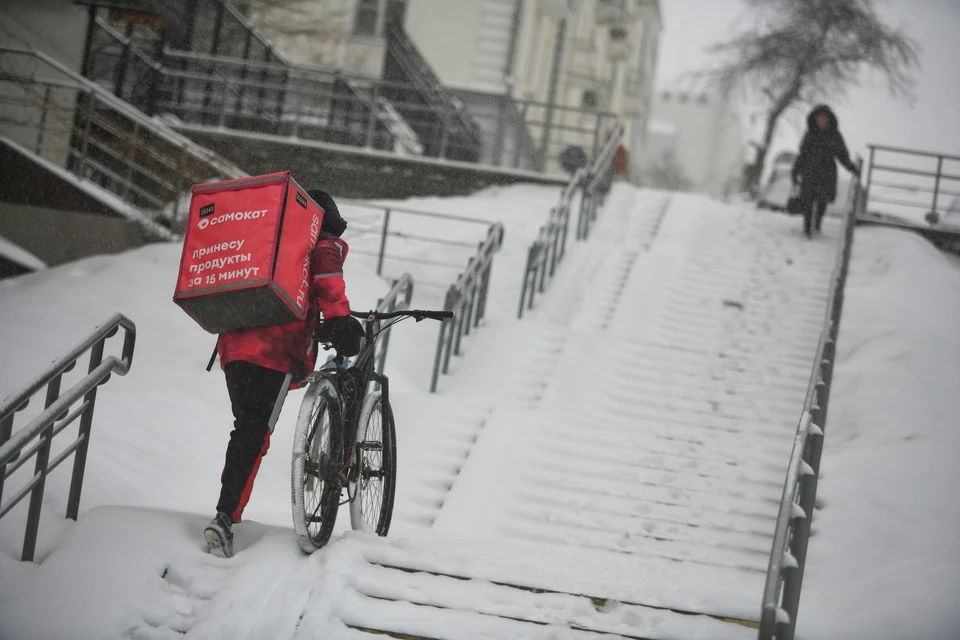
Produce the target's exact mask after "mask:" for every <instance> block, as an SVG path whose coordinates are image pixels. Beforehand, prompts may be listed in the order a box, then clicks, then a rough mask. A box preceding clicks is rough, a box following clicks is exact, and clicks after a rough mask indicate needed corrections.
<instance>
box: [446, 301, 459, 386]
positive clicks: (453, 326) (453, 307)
mask: <svg viewBox="0 0 960 640" xmlns="http://www.w3.org/2000/svg"><path fill="white" fill-rule="evenodd" d="M459 297H460V294H459V292H457V291H456V288H455V287H454V286H453V285H451V286H450V309H449V310H450V311H453V318H451V319H450V320H448V322H449V323H450V325H449V329H450V330H449V331H447V335H446V345H445V348H446V351H445V353H444V356H443V372H444V373H449V372H450V356H452V355H453V340H454V337H455V334H456V331H457V322H458V321H459V318H458V310H457V306H458V305H459V304H460V300H459Z"/></svg>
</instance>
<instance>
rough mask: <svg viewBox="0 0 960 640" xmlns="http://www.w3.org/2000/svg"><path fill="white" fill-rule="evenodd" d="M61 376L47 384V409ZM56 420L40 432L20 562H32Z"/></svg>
mask: <svg viewBox="0 0 960 640" xmlns="http://www.w3.org/2000/svg"><path fill="white" fill-rule="evenodd" d="M62 378H63V376H62V375H58V376H56V377H55V378H53V379H52V380H51V381H50V383H49V384H48V385H47V399H46V402H45V403H44V405H43V408H44V409H47V408H49V407H50V405H52V404H53V403H54V402H56V401H57V398H58V397H60V381H61V380H62ZM55 423H56V421H55V420H54V421H51V422H50V424H49V425H48V426H47V428H46V429H44V430H43V431H41V432H40V435H39V438H40V448H39V449H37V460H36V465H35V467H34V477H36V476H37V475H39V476H40V480H39V481H38V482H37V484H36V485H35V486H34V487H33V490H32V491H31V492H30V507H29V508H28V510H27V530H26V532H25V533H24V535H23V552H22V555H21V556H20V560H21V561H22V562H33V554H34V552H35V551H36V549H37V529H38V527H39V526H40V508H41V507H42V506H43V489H44V485H45V484H46V480H47V463H49V462H50V443H51V440H52V439H53V426H54V424H55Z"/></svg>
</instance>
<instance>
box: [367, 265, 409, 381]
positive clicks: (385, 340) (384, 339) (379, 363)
mask: <svg viewBox="0 0 960 640" xmlns="http://www.w3.org/2000/svg"><path fill="white" fill-rule="evenodd" d="M412 300H413V277H412V276H411V275H410V274H409V273H405V274H403V275H402V276H400V277H399V278H397V279H396V280H395V281H394V282H393V285H392V286H391V287H390V290H389V291H388V292H387V295H385V296H384V297H382V298H380V300H378V301H377V311H379V312H380V313H390V312H392V311H400V310H402V309H409V308H410V302H411V301H412ZM391 331H392V329H390V327H389V326H387V327H385V328H384V329H383V331H381V332H380V337H379V338H377V344H376V345H375V346H374V362H375V363H376V365H375V368H376V370H377V373H380V374H382V373H383V368H384V366H386V362H387V347H389V346H390V332H391Z"/></svg>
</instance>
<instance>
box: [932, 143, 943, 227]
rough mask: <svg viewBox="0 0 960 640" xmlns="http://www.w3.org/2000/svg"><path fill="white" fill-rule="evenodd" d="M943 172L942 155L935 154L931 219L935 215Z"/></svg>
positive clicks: (934, 218)
mask: <svg viewBox="0 0 960 640" xmlns="http://www.w3.org/2000/svg"><path fill="white" fill-rule="evenodd" d="M942 173H943V156H937V175H936V178H934V182H933V209H932V211H933V216H934V217H933V220H936V219H937V218H936V215H937V198H938V196H939V195H940V175H941V174H942Z"/></svg>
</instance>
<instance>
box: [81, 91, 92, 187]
mask: <svg viewBox="0 0 960 640" xmlns="http://www.w3.org/2000/svg"><path fill="white" fill-rule="evenodd" d="M96 99H97V95H96V94H95V93H94V92H93V91H88V92H87V115H86V121H85V122H84V123H83V144H82V145H81V148H80V162H78V163H77V175H78V176H79V177H81V178H82V177H83V169H84V165H86V164H87V147H88V146H89V143H90V126H91V124H92V123H93V103H94V101H96Z"/></svg>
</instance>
